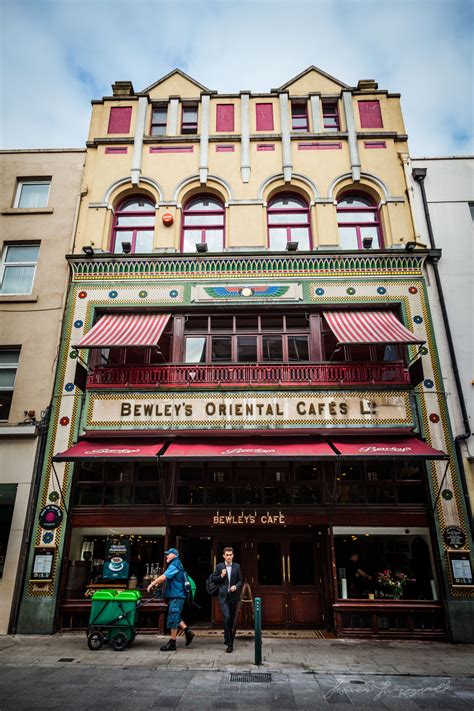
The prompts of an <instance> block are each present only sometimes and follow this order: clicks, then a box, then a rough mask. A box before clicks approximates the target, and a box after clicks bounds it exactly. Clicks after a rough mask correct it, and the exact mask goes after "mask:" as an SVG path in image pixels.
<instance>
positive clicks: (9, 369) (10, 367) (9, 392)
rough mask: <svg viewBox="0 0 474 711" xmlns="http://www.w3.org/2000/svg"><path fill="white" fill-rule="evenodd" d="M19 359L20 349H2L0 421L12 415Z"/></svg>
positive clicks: (0, 354)
mask: <svg viewBox="0 0 474 711" xmlns="http://www.w3.org/2000/svg"><path fill="white" fill-rule="evenodd" d="M19 358H20V349H19V348H3V349H0V420H8V417H9V415H10V408H11V404H12V399H13V388H14V387H15V378H16V371H17V369H18V360H19Z"/></svg>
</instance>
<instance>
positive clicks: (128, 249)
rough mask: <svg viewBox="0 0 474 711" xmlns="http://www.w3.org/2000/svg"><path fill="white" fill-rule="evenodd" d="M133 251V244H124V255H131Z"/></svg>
mask: <svg viewBox="0 0 474 711" xmlns="http://www.w3.org/2000/svg"><path fill="white" fill-rule="evenodd" d="M131 251H132V243H131V242H122V252H123V254H130V252H131Z"/></svg>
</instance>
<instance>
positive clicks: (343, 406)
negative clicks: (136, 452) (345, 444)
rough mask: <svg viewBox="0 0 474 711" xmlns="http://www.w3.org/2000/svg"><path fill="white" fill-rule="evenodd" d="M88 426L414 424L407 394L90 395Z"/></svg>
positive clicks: (162, 427) (200, 426)
mask: <svg viewBox="0 0 474 711" xmlns="http://www.w3.org/2000/svg"><path fill="white" fill-rule="evenodd" d="M86 410H87V423H86V424H87V427H88V428H97V429H101V428H106V427H107V428H110V427H120V428H127V427H133V428H136V427H137V426H138V427H140V426H142V427H145V428H150V427H159V428H160V429H167V428H173V429H187V430H189V429H192V428H227V429H229V428H232V427H234V426H235V427H236V428H242V427H246V428H252V427H254V428H265V427H271V428H275V427H277V428H278V427H282V428H284V427H295V426H298V427H308V428H311V427H334V426H341V427H344V426H345V425H346V426H364V425H370V426H375V427H377V426H379V427H383V426H385V427H388V426H394V425H396V426H406V427H413V416H412V411H411V405H410V399H409V395H408V393H405V392H403V393H393V392H391V393H380V392H377V393H370V394H367V393H363V394H361V393H359V394H358V393H341V392H340V391H338V392H337V393H336V392H334V393H322V394H318V393H314V392H311V393H309V392H294V391H292V392H278V393H275V392H253V393H251V394H250V393H240V392H239V393H228V392H227V393H222V394H220V393H203V392H197V393H192V394H188V393H187V394H186V395H183V393H170V392H166V393H134V394H133V395H131V396H125V395H123V394H118V393H114V394H111V393H107V394H102V393H89V394H88V400H87V408H86Z"/></svg>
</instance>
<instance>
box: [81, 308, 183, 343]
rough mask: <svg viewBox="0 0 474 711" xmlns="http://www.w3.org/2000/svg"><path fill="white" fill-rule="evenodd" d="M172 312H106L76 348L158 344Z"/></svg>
mask: <svg viewBox="0 0 474 711" xmlns="http://www.w3.org/2000/svg"><path fill="white" fill-rule="evenodd" d="M170 316H171V314H106V315H105V316H101V317H100V319H99V320H98V321H97V323H96V324H94V326H92V328H91V329H90V331H88V332H87V333H86V334H85V335H84V336H83V337H82V338H81V340H80V341H79V342H78V343H77V344H76V345H75V346H74V347H75V348H126V347H130V346H143V347H145V346H156V344H157V343H158V341H159V339H160V336H161V334H162V333H163V331H164V330H165V327H166V324H167V323H168V321H169V319H170Z"/></svg>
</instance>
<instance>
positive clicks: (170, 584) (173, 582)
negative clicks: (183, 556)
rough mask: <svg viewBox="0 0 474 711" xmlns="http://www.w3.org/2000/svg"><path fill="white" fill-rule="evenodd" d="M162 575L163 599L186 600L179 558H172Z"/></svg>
mask: <svg viewBox="0 0 474 711" xmlns="http://www.w3.org/2000/svg"><path fill="white" fill-rule="evenodd" d="M163 575H164V576H165V578H166V583H165V589H164V597H167V598H170V597H183V598H186V592H185V590H184V583H185V577H184V568H183V564H182V563H181V561H180V559H179V558H174V559H173V560H172V561H171V563H170V564H169V565H168V567H167V568H166V570H165V572H164V573H163Z"/></svg>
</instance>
